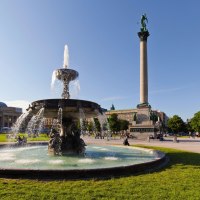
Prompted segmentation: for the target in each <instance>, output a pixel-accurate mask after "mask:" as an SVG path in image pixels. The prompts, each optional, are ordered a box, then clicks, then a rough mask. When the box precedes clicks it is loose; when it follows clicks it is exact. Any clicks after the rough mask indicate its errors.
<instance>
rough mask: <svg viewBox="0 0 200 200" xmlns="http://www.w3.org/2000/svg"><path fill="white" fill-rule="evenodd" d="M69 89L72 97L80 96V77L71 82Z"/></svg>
mask: <svg viewBox="0 0 200 200" xmlns="http://www.w3.org/2000/svg"><path fill="white" fill-rule="evenodd" d="M69 90H70V96H71V98H72V99H75V98H77V97H78V95H79V92H80V82H79V80H78V79H76V80H74V81H71V82H70V86H69Z"/></svg>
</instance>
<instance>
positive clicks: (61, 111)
mask: <svg viewBox="0 0 200 200" xmlns="http://www.w3.org/2000/svg"><path fill="white" fill-rule="evenodd" d="M62 118H63V109H62V108H59V109H58V119H57V126H58V129H59V132H61V130H62Z"/></svg>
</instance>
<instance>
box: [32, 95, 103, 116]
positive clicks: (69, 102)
mask: <svg viewBox="0 0 200 200" xmlns="http://www.w3.org/2000/svg"><path fill="white" fill-rule="evenodd" d="M41 108H44V109H45V110H44V117H46V118H56V117H57V115H58V109H59V108H62V110H63V112H62V113H63V118H73V119H79V118H80V110H82V112H83V113H84V115H85V117H86V118H92V117H96V116H98V115H99V114H100V113H102V109H101V107H100V105H98V104H97V103H94V102H91V101H85V100H79V99H43V100H38V101H34V102H32V103H31V106H30V107H29V108H28V110H31V111H32V113H33V114H36V113H37V112H38V111H39V110H40V109H41Z"/></svg>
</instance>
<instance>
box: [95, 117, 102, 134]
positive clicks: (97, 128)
mask: <svg viewBox="0 0 200 200" xmlns="http://www.w3.org/2000/svg"><path fill="white" fill-rule="evenodd" d="M94 124H95V128H96V130H97V131H98V132H100V131H101V124H100V122H99V120H98V118H94Z"/></svg>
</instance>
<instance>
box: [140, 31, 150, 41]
mask: <svg viewBox="0 0 200 200" xmlns="http://www.w3.org/2000/svg"><path fill="white" fill-rule="evenodd" d="M149 35H150V34H149V31H141V32H138V36H139V38H140V41H147V38H148V36H149Z"/></svg>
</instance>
